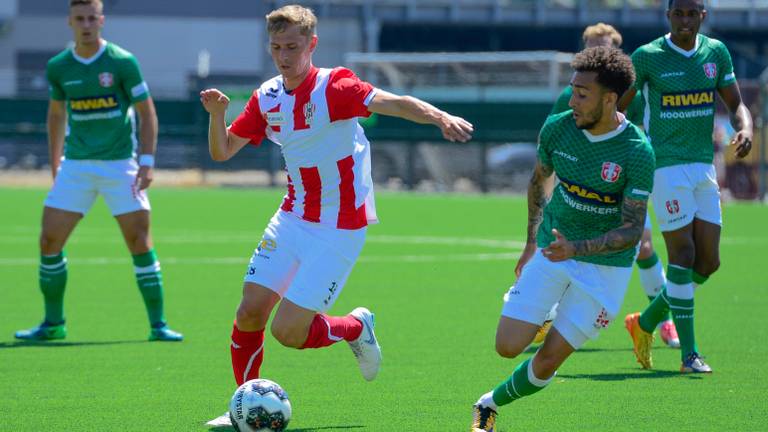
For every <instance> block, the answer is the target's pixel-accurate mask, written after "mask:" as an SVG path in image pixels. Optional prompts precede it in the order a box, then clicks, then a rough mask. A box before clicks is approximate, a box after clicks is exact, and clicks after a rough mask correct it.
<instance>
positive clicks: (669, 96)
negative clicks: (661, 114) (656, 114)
mask: <svg viewBox="0 0 768 432" xmlns="http://www.w3.org/2000/svg"><path fill="white" fill-rule="evenodd" d="M714 103H715V91H714V90H712V89H707V90H689V91H684V92H678V93H662V94H661V109H662V110H675V109H693V108H705V107H711V106H712V105H714Z"/></svg>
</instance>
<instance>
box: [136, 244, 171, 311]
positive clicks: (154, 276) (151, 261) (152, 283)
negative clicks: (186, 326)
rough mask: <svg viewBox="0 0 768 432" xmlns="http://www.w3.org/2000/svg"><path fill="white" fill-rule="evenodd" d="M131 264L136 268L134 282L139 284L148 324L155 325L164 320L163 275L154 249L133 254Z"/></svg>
mask: <svg viewBox="0 0 768 432" xmlns="http://www.w3.org/2000/svg"><path fill="white" fill-rule="evenodd" d="M133 265H134V268H135V270H136V282H138V284H139V290H140V291H141V296H142V297H143V298H144V306H146V308H147V315H148V316H149V325H150V326H157V325H159V324H160V323H164V322H165V316H164V315H163V275H162V274H161V273H160V263H159V262H158V261H157V255H156V254H155V250H154V249H151V250H150V251H149V252H147V253H143V254H139V255H134V256H133Z"/></svg>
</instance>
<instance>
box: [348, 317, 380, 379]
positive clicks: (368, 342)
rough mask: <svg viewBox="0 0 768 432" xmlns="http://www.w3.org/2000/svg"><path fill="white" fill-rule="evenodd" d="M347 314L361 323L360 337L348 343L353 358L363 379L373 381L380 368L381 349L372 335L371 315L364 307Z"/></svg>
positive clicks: (372, 318)
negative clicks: (355, 359)
mask: <svg viewBox="0 0 768 432" xmlns="http://www.w3.org/2000/svg"><path fill="white" fill-rule="evenodd" d="M349 314H350V315H352V316H353V317H355V318H356V319H357V320H359V321H360V322H362V323H363V331H362V332H361V333H360V337H358V338H357V339H355V340H353V341H350V342H348V343H349V347H350V348H351V349H352V353H353V354H354V355H355V358H357V363H358V365H359V366H360V372H362V374H363V378H365V379H366V381H373V380H374V379H375V378H376V375H378V373H379V368H380V367H381V347H380V346H379V343H378V342H377V341H376V335H375V334H374V333H373V326H374V317H373V314H372V313H371V311H369V310H368V309H366V308H364V307H359V308H357V309H355V310H353V311H352V312H350V313H349Z"/></svg>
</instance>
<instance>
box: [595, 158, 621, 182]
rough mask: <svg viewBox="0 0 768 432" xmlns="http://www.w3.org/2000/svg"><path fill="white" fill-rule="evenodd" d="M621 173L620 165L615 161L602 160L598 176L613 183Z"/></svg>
mask: <svg viewBox="0 0 768 432" xmlns="http://www.w3.org/2000/svg"><path fill="white" fill-rule="evenodd" d="M620 174H621V165H619V164H617V163H615V162H603V168H602V169H601V170H600V177H602V178H603V180H605V181H607V182H608V183H615V182H616V180H618V179H619V175H620Z"/></svg>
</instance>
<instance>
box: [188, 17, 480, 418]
mask: <svg viewBox="0 0 768 432" xmlns="http://www.w3.org/2000/svg"><path fill="white" fill-rule="evenodd" d="M266 20H267V31H268V33H269V50H270V53H271V55H272V60H273V61H274V64H275V67H276V68H277V71H278V72H279V75H278V76H276V77H274V78H272V79H270V80H268V81H266V82H265V83H263V84H262V85H261V86H260V87H259V88H258V89H257V90H256V91H254V92H253V96H252V97H251V99H250V100H249V101H248V104H247V105H246V107H245V110H244V111H243V112H242V113H240V115H239V116H238V117H237V119H236V120H235V121H234V122H233V123H232V124H231V125H230V126H229V127H227V125H226V124H225V120H224V114H225V112H226V110H227V106H228V103H229V99H228V98H227V96H226V95H224V94H223V93H222V92H220V91H219V90H216V89H208V90H204V91H202V92H201V93H200V98H201V101H202V103H203V106H204V107H205V109H206V110H207V111H208V112H209V113H210V129H209V148H210V152H211V156H212V157H213V159H215V160H219V161H223V160H227V159H229V158H231V157H233V156H234V155H235V154H237V152H238V151H240V150H241V149H242V148H243V147H245V146H246V145H248V144H249V143H250V144H252V145H256V146H258V145H259V144H261V142H262V140H264V138H269V139H270V140H271V141H273V142H275V143H276V144H278V145H280V146H281V149H282V153H283V157H284V159H285V164H286V167H287V171H288V192H287V193H286V195H285V198H284V199H283V203H282V205H281V206H280V208H279V209H278V210H277V212H276V213H275V215H274V216H273V217H272V219H271V221H270V222H269V224H268V225H267V228H266V230H265V231H264V234H263V238H262V239H261V241H260V242H259V247H258V248H257V249H256V251H255V252H254V254H253V257H252V258H251V262H250V265H249V266H248V269H247V272H246V275H245V282H244V285H243V297H242V300H241V302H240V306H239V307H238V309H237V314H236V318H235V324H234V326H233V328H232V346H231V357H232V369H233V371H234V375H235V380H236V382H237V384H238V385H239V384H242V383H243V382H245V381H247V380H249V379H253V378H257V377H259V370H260V367H261V364H262V361H263V358H264V331H265V328H266V325H267V320H268V319H269V315H270V312H271V311H272V310H273V309H274V308H275V306H278V303H279V306H278V307H277V312H276V313H275V317H274V319H273V320H272V325H271V331H272V335H273V336H274V337H275V338H276V339H277V340H278V341H279V342H280V343H281V344H283V345H284V346H287V347H292V348H297V349H304V348H320V347H325V346H329V345H332V344H334V343H337V342H340V341H347V342H348V343H349V345H350V347H351V348H352V351H353V353H354V355H355V357H357V360H358V363H359V366H360V370H361V372H362V374H363V377H364V378H365V379H366V380H372V379H374V378H375V377H376V375H377V373H378V371H379V366H380V363H381V350H380V348H379V345H378V343H377V341H376V336H375V334H374V320H373V314H372V313H371V312H370V311H369V310H368V309H366V308H363V307H360V308H357V309H355V310H353V311H352V312H351V313H350V314H348V315H345V316H330V315H328V314H326V311H327V310H328V309H329V308H330V307H331V306H332V305H333V304H334V302H335V301H336V299H337V298H338V296H339V294H340V293H341V290H342V289H343V288H344V284H345V282H346V280H347V277H348V276H349V274H350V272H351V271H352V267H353V266H354V264H355V261H356V260H357V257H358V255H359V254H360V251H361V249H362V247H363V243H364V241H365V235H366V227H367V225H368V224H370V223H375V222H377V217H376V206H375V202H374V196H373V182H372V180H371V162H370V145H369V143H368V140H367V139H366V137H365V135H364V134H363V130H362V128H361V127H360V125H359V124H358V121H357V118H358V117H367V116H369V115H370V114H371V113H379V114H382V115H389V116H396V117H401V118H404V119H406V120H410V121H414V122H417V123H424V124H432V125H435V126H437V127H438V128H439V129H440V130H441V131H442V134H443V137H444V138H446V139H448V140H450V141H460V142H465V141H467V140H469V139H470V137H471V133H472V130H473V128H472V125H471V124H470V123H469V122H467V121H466V120H464V119H462V118H460V117H456V116H452V115H450V114H448V113H445V112H443V111H440V110H438V109H437V108H435V107H434V106H432V105H430V104H428V103H426V102H423V101H421V100H419V99H416V98H413V97H410V96H397V95H394V94H391V93H388V92H386V91H383V90H380V89H377V88H375V87H373V86H372V85H371V84H369V83H367V82H364V81H361V80H360V79H359V78H358V77H357V76H356V75H355V74H354V73H353V72H352V71H350V70H349V69H346V68H342V67H339V68H335V69H325V68H317V67H315V66H314V65H313V63H312V54H313V53H314V51H315V48H316V47H317V44H318V37H317V35H316V34H315V26H316V22H317V21H316V18H315V15H314V14H313V13H312V11H311V10H309V9H307V8H305V7H302V6H297V5H290V6H285V7H282V8H280V9H277V10H275V11H272V12H271V13H269V14H268V15H267V16H266ZM230 421H231V418H230V416H229V414H225V415H223V416H220V417H219V418H217V419H214V420H212V421H211V422H209V423H208V424H209V425H212V426H216V425H227V424H229V423H230Z"/></svg>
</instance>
